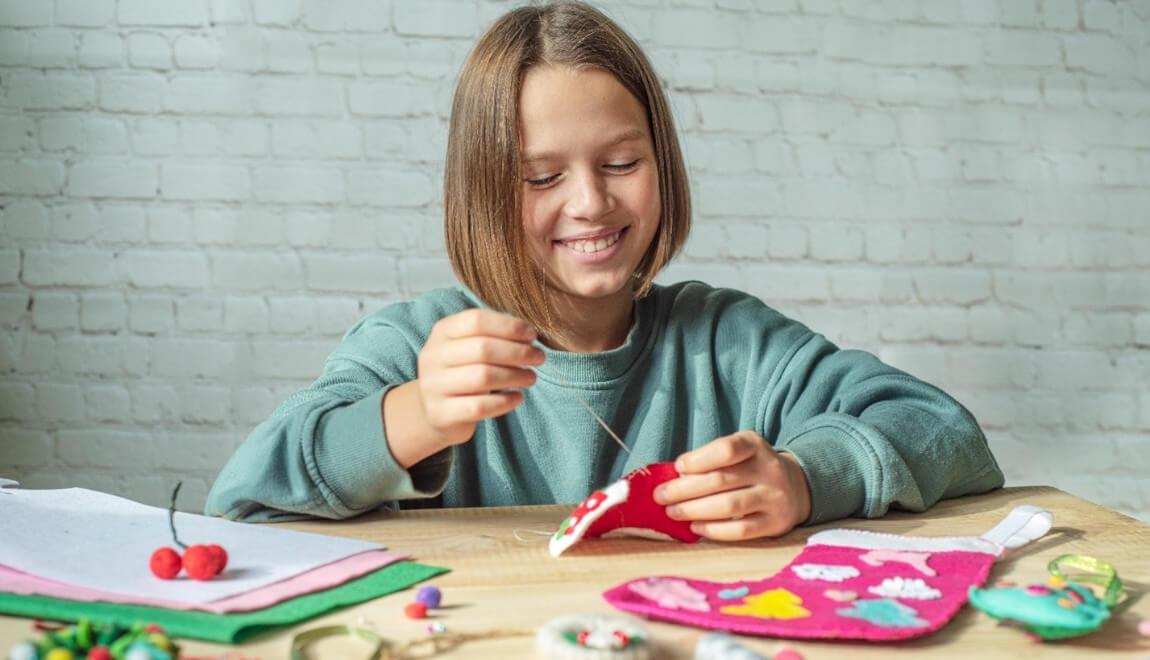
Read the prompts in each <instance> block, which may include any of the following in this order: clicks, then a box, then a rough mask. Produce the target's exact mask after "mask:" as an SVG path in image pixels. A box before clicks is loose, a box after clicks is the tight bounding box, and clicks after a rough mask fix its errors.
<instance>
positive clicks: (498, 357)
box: [416, 309, 543, 447]
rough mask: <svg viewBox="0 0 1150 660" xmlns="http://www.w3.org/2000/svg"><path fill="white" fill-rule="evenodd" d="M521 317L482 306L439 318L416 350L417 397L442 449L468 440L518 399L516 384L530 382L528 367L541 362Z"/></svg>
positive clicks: (532, 377) (532, 375)
mask: <svg viewBox="0 0 1150 660" xmlns="http://www.w3.org/2000/svg"><path fill="white" fill-rule="evenodd" d="M535 339H536V334H535V330H534V329H532V328H531V326H530V325H528V324H527V322H526V321H523V320H521V319H518V318H515V317H514V316H509V315H507V314H501V313H499V312H495V311H492V310H487V309H469V310H466V311H463V312H459V313H458V314H452V315H451V316H448V317H445V318H443V319H440V320H439V322H438V323H436V324H435V326H434V327H432V329H431V334H430V335H429V336H428V338H427V343H425V344H424V346H423V350H421V351H420V352H419V363H418V364H419V367H418V368H419V374H418V377H417V378H416V382H417V383H418V384H419V400H420V405H421V408H422V411H423V415H424V419H425V421H426V423H427V425H428V427H429V428H430V430H431V432H432V434H433V435H434V436H435V439H436V441H437V444H439V445H440V446H442V447H447V446H450V445H457V444H461V443H464V442H467V441H468V440H470V439H471V436H473V435H475V426H476V425H477V424H478V423H479V422H480V421H482V420H484V419H487V418H489V417H498V416H500V415H504V414H506V413H508V412H510V411H512V410H514V409H515V407H516V406H518V405H519V404H521V403H523V393H522V392H518V391H514V390H515V388H521V387H530V386H531V385H533V384H534V383H535V372H534V371H532V370H531V368H530V367H534V366H538V365H540V364H543V351H542V350H540V349H539V348H537V347H535V346H532V344H531V342H533V341H535Z"/></svg>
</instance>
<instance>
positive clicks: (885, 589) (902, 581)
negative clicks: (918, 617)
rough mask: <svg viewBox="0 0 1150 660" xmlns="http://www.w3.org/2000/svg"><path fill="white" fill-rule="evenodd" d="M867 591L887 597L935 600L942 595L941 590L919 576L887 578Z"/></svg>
mask: <svg viewBox="0 0 1150 660" xmlns="http://www.w3.org/2000/svg"><path fill="white" fill-rule="evenodd" d="M867 591H869V592H871V593H872V594H874V595H876V596H883V597H885V598H906V599H908V600H935V599H937V598H941V597H942V592H941V591H939V590H938V589H935V588H934V587H932V586H930V585H928V584H927V583H926V582H923V581H922V580H921V579H919V578H901V577H893V578H887V579H885V580H883V581H882V584H880V585H876V586H873V587H871V588H870V589H867Z"/></svg>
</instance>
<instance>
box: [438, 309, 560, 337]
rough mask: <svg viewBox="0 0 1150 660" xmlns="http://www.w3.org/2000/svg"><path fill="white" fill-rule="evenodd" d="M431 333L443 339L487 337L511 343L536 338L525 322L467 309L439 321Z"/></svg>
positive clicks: (485, 311) (484, 311)
mask: <svg viewBox="0 0 1150 660" xmlns="http://www.w3.org/2000/svg"><path fill="white" fill-rule="evenodd" d="M432 333H434V334H441V335H442V336H443V338H445V339H462V338H464V337H475V336H487V337H501V338H503V339H510V340H513V341H525V342H533V341H535V340H536V339H537V338H538V335H536V333H535V329H534V328H532V327H531V325H530V324H529V323H527V321H524V320H523V319H519V318H516V317H514V316H511V315H509V314H501V313H499V312H496V311H492V310H490V309H468V310H465V311H462V312H459V313H458V314H452V315H451V316H447V317H445V318H443V319H440V320H439V321H438V322H437V323H436V324H435V327H434V328H432Z"/></svg>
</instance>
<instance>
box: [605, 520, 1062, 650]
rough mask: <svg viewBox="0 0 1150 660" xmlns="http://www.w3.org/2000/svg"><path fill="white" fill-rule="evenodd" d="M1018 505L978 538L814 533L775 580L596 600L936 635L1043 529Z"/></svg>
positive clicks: (879, 632) (706, 616) (758, 624)
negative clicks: (998, 565)
mask: <svg viewBox="0 0 1150 660" xmlns="http://www.w3.org/2000/svg"><path fill="white" fill-rule="evenodd" d="M1052 523H1053V516H1051V515H1050V513H1049V512H1048V511H1045V510H1043V509H1040V508H1038V507H1034V506H1020V507H1018V508H1016V509H1014V510H1013V511H1011V512H1010V514H1009V515H1007V517H1006V518H1005V519H1004V520H1003V521H1002V522H1001V523H999V524H998V525H997V526H995V527H994V529H992V530H990V531H989V532H987V533H986V534H984V535H982V536H980V537H947V538H915V537H907V536H895V535H890V534H876V533H872V532H864V531H859V530H849V529H835V530H828V531H825V532H819V533H817V534H814V535H812V536H811V537H810V539H808V540H807V544H806V546H805V547H804V548H803V551H802V552H801V553H799V555H798V556H796V557H795V558H794V559H793V560H791V562H790V563H789V564H787V566H786V567H784V568H783V570H781V571H779V572H778V573H777V574H775V575H773V576H771V577H768V578H765V579H758V580H739V581H735V582H710V581H707V580H695V579H690V578H684V577H678V576H652V577H644V578H639V579H637V580H631V581H629V582H625V583H623V584H621V585H619V586H617V587H614V588H612V589H610V590H608V591H606V592H605V593H604V594H603V597H604V598H605V599H606V600H607V602H609V603H611V605H613V606H614V607H616V608H618V609H621V610H625V611H628V612H632V613H635V614H639V615H642V616H646V617H649V618H653V619H662V620H665V621H672V622H676V623H682V624H686V625H690V626H695V627H698V628H709V629H714V630H727V631H730V632H735V633H740V634H746V635H762V636H768V637H786V638H793V639H862V640H871V641H885V640H896V639H908V638H911V637H918V636H921V635H925V634H927V633H930V632H933V631H935V630H938V629H939V628H941V627H942V626H944V625H945V624H946V622H947V621H949V620H950V619H951V618H952V617H953V616H954V615H955V613H956V612H958V610H959V608H961V607H962V606H963V605H964V604H965V603H966V599H967V592H968V590H969V589H970V588H971V587H977V586H979V585H981V584H982V583H983V582H984V581H985V580H986V577H987V575H988V574H989V573H990V569H991V566H992V565H993V564H994V562H995V561H996V560H998V559H999V558H1000V557H1002V555H1003V553H1004V552H1005V551H1006V550H1007V549H1012V548H1017V547H1021V546H1022V545H1025V544H1026V543H1029V542H1030V541H1033V540H1035V539H1037V538H1040V537H1041V536H1043V535H1044V534H1046V532H1048V531H1049V530H1050V526H1051V524H1052Z"/></svg>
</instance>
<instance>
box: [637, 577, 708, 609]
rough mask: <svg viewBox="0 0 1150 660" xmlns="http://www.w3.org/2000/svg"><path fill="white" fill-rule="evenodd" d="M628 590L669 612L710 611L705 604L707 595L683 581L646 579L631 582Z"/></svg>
mask: <svg viewBox="0 0 1150 660" xmlns="http://www.w3.org/2000/svg"><path fill="white" fill-rule="evenodd" d="M630 589H631V591H634V592H635V593H637V594H639V595H640V596H642V597H644V598H646V599H647V600H651V601H654V602H656V603H658V604H659V606H660V607H666V608H667V609H671V610H691V611H694V612H706V611H708V610H710V609H711V606H710V605H708V604H707V595H706V594H704V593H703V592H701V591H699V590H698V589H695V588H694V587H692V586H691V585H690V584H687V582H686V581H685V580H678V579H675V578H647V579H646V580H636V581H635V582H632V583H631V585H630Z"/></svg>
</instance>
